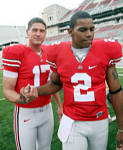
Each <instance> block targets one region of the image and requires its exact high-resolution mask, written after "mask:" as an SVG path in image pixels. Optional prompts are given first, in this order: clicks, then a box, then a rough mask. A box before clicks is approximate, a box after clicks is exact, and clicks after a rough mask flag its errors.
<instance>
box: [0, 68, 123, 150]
mask: <svg viewBox="0 0 123 150" xmlns="http://www.w3.org/2000/svg"><path fill="white" fill-rule="evenodd" d="M118 74H119V75H123V69H118ZM119 79H120V82H121V85H122V86H123V77H122V76H119ZM0 84H2V71H0ZM60 96H61V99H63V91H62V90H61V91H60ZM1 98H3V93H2V86H0V99H1ZM52 106H53V111H54V120H55V128H54V135H53V139H52V145H51V150H61V149H62V145H61V143H60V141H59V139H58V137H57V130H58V126H59V123H58V117H57V107H56V104H55V103H54V101H53V100H52ZM13 109H14V104H12V103H10V102H9V101H7V100H1V101H0V150H16V146H15V141H14V134H13V133H14V132H13ZM109 111H110V112H111V113H112V115H113V114H114V112H113V110H112V108H110V109H109ZM116 132H117V123H116V121H114V122H112V123H110V125H109V140H108V147H107V150H115V149H116V148H115V147H116V142H115V135H116ZM97 143H98V141H97Z"/></svg>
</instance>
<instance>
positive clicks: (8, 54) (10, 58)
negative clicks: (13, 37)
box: [2, 46, 21, 72]
mask: <svg viewBox="0 0 123 150" xmlns="http://www.w3.org/2000/svg"><path fill="white" fill-rule="evenodd" d="M20 58H21V57H20V48H19V47H18V46H8V47H6V48H5V49H3V53H2V64H3V67H4V70H6V71H12V72H18V69H19V67H20V65H21V59H20Z"/></svg>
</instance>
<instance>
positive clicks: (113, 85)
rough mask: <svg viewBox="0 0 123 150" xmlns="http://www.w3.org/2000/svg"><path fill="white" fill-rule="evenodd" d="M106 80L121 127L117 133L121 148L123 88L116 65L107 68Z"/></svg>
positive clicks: (122, 139) (118, 145)
mask: <svg viewBox="0 0 123 150" xmlns="http://www.w3.org/2000/svg"><path fill="white" fill-rule="evenodd" d="M106 80H107V84H108V86H109V91H110V96H111V103H112V106H113V109H114V111H115V114H116V118H117V123H118V128H119V130H118V133H117V147H118V148H119V147H121V146H122V145H123V90H122V89H121V85H120V82H119V79H118V74H117V71H116V68H115V65H113V66H111V67H109V68H108V69H107V72H106ZM120 145H121V146H120Z"/></svg>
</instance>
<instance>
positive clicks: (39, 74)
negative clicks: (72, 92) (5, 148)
mask: <svg viewBox="0 0 123 150" xmlns="http://www.w3.org/2000/svg"><path fill="white" fill-rule="evenodd" d="M27 35H28V37H29V44H28V46H25V45H22V44H18V45H14V46H9V47H6V48H5V49H4V50H3V59H2V60H3V66H4V71H3V88H4V94H5V96H6V98H7V99H8V100H9V101H11V102H13V103H15V116H14V117H15V118H14V127H15V130H14V131H15V140H16V145H17V150H36V149H37V148H36V141H37V146H38V150H50V144H51V139H52V134H53V127H54V121H53V113H52V107H51V96H50V95H46V96H39V97H38V98H36V99H35V100H34V101H32V102H31V101H30V102H27V101H26V99H25V97H23V96H22V95H20V94H19V93H20V89H21V88H22V87H23V86H26V85H28V84H30V85H34V86H35V87H37V86H40V85H43V84H45V83H47V82H48V80H49V78H50V73H51V70H50V65H49V64H48V63H47V62H46V57H47V52H46V48H45V47H44V46H42V45H41V44H42V42H43V41H44V38H45V35H46V25H45V23H44V21H43V20H42V19H40V18H33V19H32V20H30V22H29V24H28V30H27ZM53 97H54V100H55V101H56V103H57V104H58V108H59V114H60V113H62V108H61V103H60V97H59V95H58V93H56V94H54V95H53Z"/></svg>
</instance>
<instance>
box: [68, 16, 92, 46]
mask: <svg viewBox="0 0 123 150" xmlns="http://www.w3.org/2000/svg"><path fill="white" fill-rule="evenodd" d="M68 31H69V34H70V36H71V37H72V46H73V47H75V48H87V47H89V46H90V44H91V43H92V40H93V38H94V24H93V20H92V19H90V18H89V19H77V21H76V24H75V26H74V28H73V29H69V30H68Z"/></svg>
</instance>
